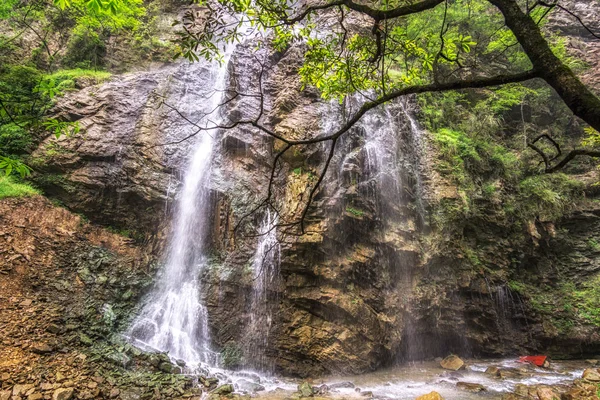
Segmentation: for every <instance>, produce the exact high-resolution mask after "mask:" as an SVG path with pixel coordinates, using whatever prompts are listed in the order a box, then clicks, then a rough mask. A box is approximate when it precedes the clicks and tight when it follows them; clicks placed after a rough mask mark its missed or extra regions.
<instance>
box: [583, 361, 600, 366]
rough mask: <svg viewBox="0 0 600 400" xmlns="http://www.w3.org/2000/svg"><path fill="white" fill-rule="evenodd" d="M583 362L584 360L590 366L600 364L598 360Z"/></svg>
mask: <svg viewBox="0 0 600 400" xmlns="http://www.w3.org/2000/svg"><path fill="white" fill-rule="evenodd" d="M585 362H586V364H589V365H592V366H593V365H598V364H600V360H585Z"/></svg>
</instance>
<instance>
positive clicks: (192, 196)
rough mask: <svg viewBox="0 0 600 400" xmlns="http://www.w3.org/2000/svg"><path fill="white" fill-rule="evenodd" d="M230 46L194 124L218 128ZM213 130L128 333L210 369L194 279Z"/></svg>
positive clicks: (197, 149) (201, 263) (199, 147)
mask: <svg viewBox="0 0 600 400" xmlns="http://www.w3.org/2000/svg"><path fill="white" fill-rule="evenodd" d="M233 50H234V47H233V46H229V48H227V49H226V51H225V61H224V62H223V63H221V64H218V63H216V62H215V63H213V64H212V65H211V66H210V68H209V69H208V71H209V72H210V74H211V80H212V82H214V86H213V89H214V92H213V94H212V95H211V96H210V97H209V98H210V100H209V101H207V102H205V103H204V104H201V105H198V104H196V107H199V109H197V110H196V112H197V113H199V114H201V115H204V117H203V118H202V120H201V121H200V122H199V123H197V124H196V125H199V126H205V127H209V128H210V127H211V126H212V127H214V126H215V125H218V121H219V118H220V117H219V115H218V112H219V111H218V109H219V105H220V104H221V102H222V101H223V95H222V93H223V89H224V88H225V87H226V80H227V65H228V60H229V57H230V55H231V54H232V52H233ZM211 132H214V131H213V130H208V131H202V132H201V133H200V134H199V135H198V136H199V137H198V139H197V141H196V142H195V144H194V149H193V152H192V155H191V157H190V161H189V163H188V166H187V168H186V172H185V176H184V180H183V186H182V189H181V192H180V194H179V196H178V201H177V206H176V210H175V215H174V218H173V225H172V226H173V230H172V236H171V239H170V241H169V247H168V251H167V255H166V259H165V265H164V268H163V270H162V272H161V274H160V275H159V277H158V279H157V284H156V286H155V288H154V289H153V291H152V292H151V294H150V295H149V297H148V298H147V300H146V302H145V305H144V306H143V309H142V311H141V313H140V315H139V316H138V317H137V318H136V319H135V321H134V323H133V325H132V326H131V328H130V331H129V336H130V337H131V338H132V340H133V341H134V343H135V344H137V345H140V346H142V347H148V348H151V349H156V350H160V351H165V352H168V354H169V356H170V357H172V358H174V359H181V360H184V361H185V362H186V363H187V364H188V365H189V366H197V365H199V364H201V363H208V364H214V363H215V359H216V357H215V353H213V352H212V351H211V349H210V337H209V330H208V314H207V310H206V307H205V306H204V305H203V304H202V302H201V300H200V280H199V279H200V274H201V272H202V270H203V269H204V267H205V266H206V252H205V250H206V249H205V247H204V243H205V241H206V240H205V239H206V235H207V229H206V228H207V224H208V212H207V211H208V205H207V203H208V196H209V190H208V184H209V182H210V179H211V161H212V159H213V149H214V144H215V139H214V135H213V134H212V133H211Z"/></svg>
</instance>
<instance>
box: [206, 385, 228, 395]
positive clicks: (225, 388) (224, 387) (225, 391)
mask: <svg viewBox="0 0 600 400" xmlns="http://www.w3.org/2000/svg"><path fill="white" fill-rule="evenodd" d="M233 390H234V389H233V385H231V384H227V385H221V386H219V387H218V388H216V389H215V390H213V391H212V392H210V393H211V394H217V395H219V396H221V395H228V394H231V393H233Z"/></svg>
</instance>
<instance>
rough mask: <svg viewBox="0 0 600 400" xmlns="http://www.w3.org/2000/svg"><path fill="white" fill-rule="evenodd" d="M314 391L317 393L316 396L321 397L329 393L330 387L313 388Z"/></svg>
mask: <svg viewBox="0 0 600 400" xmlns="http://www.w3.org/2000/svg"><path fill="white" fill-rule="evenodd" d="M313 391H314V392H315V394H318V395H320V396H321V395H325V394H327V393H329V386H327V385H325V384H323V385H321V386H319V387H313Z"/></svg>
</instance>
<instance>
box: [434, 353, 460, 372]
mask: <svg viewBox="0 0 600 400" xmlns="http://www.w3.org/2000/svg"><path fill="white" fill-rule="evenodd" d="M440 366H441V367H442V368H444V369H449V370H452V371H458V370H459V369H464V368H465V362H464V361H463V360H461V359H460V357H458V356H455V355H454V354H452V355H450V356H448V357H446V358H444V359H443V360H442V361H441V362H440Z"/></svg>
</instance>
